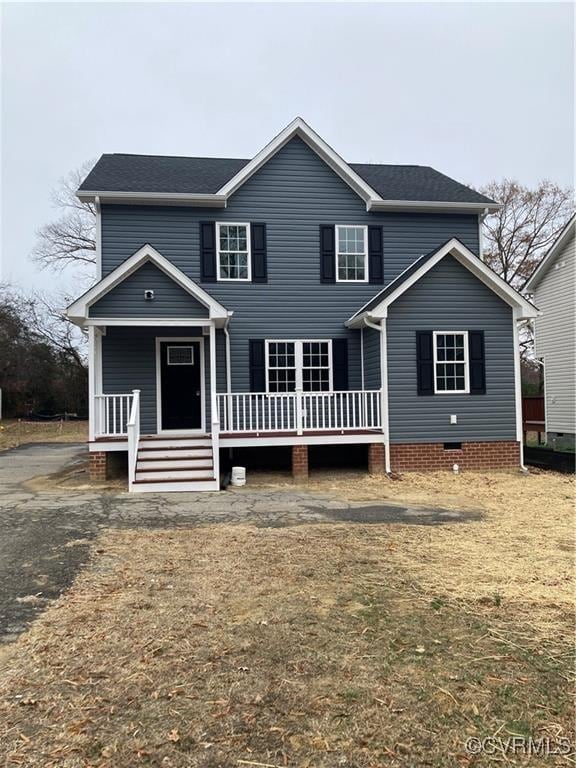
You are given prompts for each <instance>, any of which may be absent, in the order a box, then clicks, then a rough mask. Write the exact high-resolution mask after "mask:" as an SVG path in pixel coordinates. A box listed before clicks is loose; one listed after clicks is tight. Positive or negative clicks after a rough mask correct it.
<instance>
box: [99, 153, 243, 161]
mask: <svg viewBox="0 0 576 768" xmlns="http://www.w3.org/2000/svg"><path fill="white" fill-rule="evenodd" d="M104 156H106V157H161V158H171V159H174V160H227V161H230V160H233V161H234V162H237V163H249V162H250V160H249V159H247V158H245V157H208V156H206V155H146V154H141V153H139V152H104Z"/></svg>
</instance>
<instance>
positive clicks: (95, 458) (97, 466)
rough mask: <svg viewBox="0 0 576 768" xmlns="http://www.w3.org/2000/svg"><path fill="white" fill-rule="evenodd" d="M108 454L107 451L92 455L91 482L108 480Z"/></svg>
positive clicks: (89, 468)
mask: <svg viewBox="0 0 576 768" xmlns="http://www.w3.org/2000/svg"><path fill="white" fill-rule="evenodd" d="M107 456H108V454H107V453H106V452H105V451H98V452H95V453H91V454H90V459H89V464H88V473H89V475H90V480H92V481H93V482H99V481H103V480H106V479H107V476H108V471H107V470H108V460H107Z"/></svg>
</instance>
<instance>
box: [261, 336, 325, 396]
mask: <svg viewBox="0 0 576 768" xmlns="http://www.w3.org/2000/svg"><path fill="white" fill-rule="evenodd" d="M270 344H294V370H295V372H296V383H295V387H296V388H295V390H294V391H295V392H298V391H299V390H301V391H304V387H303V375H302V372H303V370H304V365H303V359H304V354H303V350H302V347H303V345H304V344H328V381H329V389H327V390H305V391H306V392H316V391H317V392H319V393H320V392H332V390H333V374H334V371H333V365H332V339H265V340H264V358H265V359H264V364H265V370H266V392H267V393H268V394H272V395H276V394H282V392H283V390H281V391H279V392H270V382H269V376H268V349H269V345H270ZM321 369H322V370H326V368H325V366H321ZM275 370H278V369H275ZM282 370H289V368H286V369H282ZM318 370H320V369H318Z"/></svg>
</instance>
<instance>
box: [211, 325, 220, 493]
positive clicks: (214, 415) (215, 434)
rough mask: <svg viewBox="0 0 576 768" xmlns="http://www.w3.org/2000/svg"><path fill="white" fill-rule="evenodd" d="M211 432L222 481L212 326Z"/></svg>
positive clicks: (214, 337)
mask: <svg viewBox="0 0 576 768" xmlns="http://www.w3.org/2000/svg"><path fill="white" fill-rule="evenodd" d="M210 422H211V425H210V432H211V434H212V460H213V462H214V477H215V478H216V480H217V481H219V480H220V419H219V416H218V401H217V399H216V328H215V326H214V323H211V324H210Z"/></svg>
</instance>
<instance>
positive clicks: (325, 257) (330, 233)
mask: <svg viewBox="0 0 576 768" xmlns="http://www.w3.org/2000/svg"><path fill="white" fill-rule="evenodd" d="M320 282H321V283H335V282H336V242H335V231H334V226H333V225H325V224H322V225H321V226H320Z"/></svg>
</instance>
